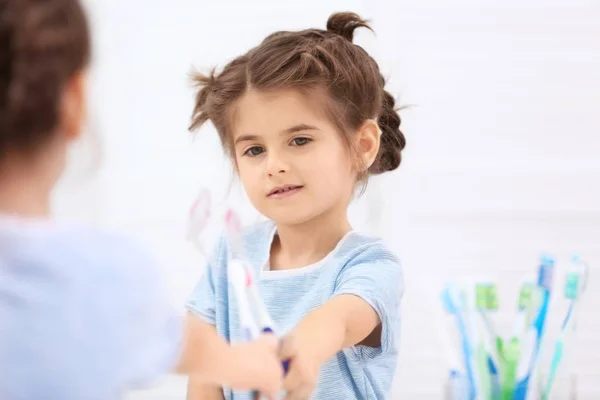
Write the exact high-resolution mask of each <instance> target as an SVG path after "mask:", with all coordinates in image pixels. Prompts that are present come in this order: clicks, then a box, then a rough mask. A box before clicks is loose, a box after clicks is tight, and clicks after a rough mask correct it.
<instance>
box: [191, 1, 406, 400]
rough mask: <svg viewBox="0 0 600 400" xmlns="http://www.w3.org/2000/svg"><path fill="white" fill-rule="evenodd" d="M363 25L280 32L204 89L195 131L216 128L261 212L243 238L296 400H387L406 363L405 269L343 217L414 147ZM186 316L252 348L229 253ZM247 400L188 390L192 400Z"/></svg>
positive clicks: (204, 80)
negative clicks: (359, 40)
mask: <svg viewBox="0 0 600 400" xmlns="http://www.w3.org/2000/svg"><path fill="white" fill-rule="evenodd" d="M358 27H367V28H368V27H369V26H368V25H367V23H366V22H365V21H363V20H362V19H360V18H359V16H357V15H356V14H353V13H336V14H333V15H332V16H331V17H330V18H329V20H328V22H327V30H320V29H308V30H303V31H298V32H276V33H274V34H272V35H270V36H268V37H267V38H266V39H265V40H264V41H263V42H262V43H261V44H260V45H258V46H257V47H255V48H253V49H252V50H250V51H249V52H248V53H246V54H244V55H242V56H240V57H237V58H236V59H234V60H233V61H231V62H230V63H229V64H228V65H226V66H225V68H224V69H223V70H222V71H221V72H220V73H219V74H215V73H214V72H213V74H211V75H210V76H203V75H198V76H197V77H196V78H195V79H196V83H197V84H198V86H199V91H198V94H197V98H196V105H195V109H194V114H193V121H192V125H191V129H192V130H194V129H196V128H199V127H200V126H201V125H202V124H203V123H204V122H206V121H208V120H210V121H211V122H212V123H213V124H214V126H215V127H216V129H217V131H218V133H219V136H220V138H221V141H222V143H223V145H224V148H225V150H226V152H227V153H228V154H229V155H230V157H231V159H232V161H233V164H234V166H235V167H236V169H237V172H238V173H239V176H240V178H241V181H242V183H243V185H244V188H245V190H246V192H247V194H248V196H249V198H250V201H251V202H252V204H253V205H254V207H255V208H256V209H257V210H258V211H259V212H260V213H261V214H263V215H265V216H266V217H268V219H269V220H270V221H268V222H266V223H261V224H258V225H256V226H252V227H251V228H249V229H247V231H246V232H245V245H246V248H247V253H248V254H249V261H250V263H251V264H252V266H253V267H254V268H255V269H256V272H257V274H259V275H260V285H261V290H262V293H263V296H264V300H265V302H266V304H267V307H268V309H269V311H270V312H271V314H272V316H273V318H274V319H275V322H276V323H277V324H278V326H279V328H280V329H281V332H280V333H285V336H286V338H285V340H284V343H285V344H284V346H283V348H282V350H281V357H282V359H289V360H290V361H291V363H290V369H289V372H288V374H287V376H286V377H285V380H284V388H285V390H286V391H287V393H288V397H286V398H287V399H308V398H312V399H322V400H325V399H341V400H345V399H384V398H387V396H388V395H389V391H390V387H391V384H392V378H393V375H394V371H395V366H396V361H397V354H398V333H399V328H400V315H399V314H400V299H401V297H402V292H403V279H402V269H401V267H400V264H399V261H398V259H397V258H396V256H395V255H394V254H393V253H392V252H391V251H390V250H388V249H387V248H386V247H385V246H384V245H383V244H382V242H381V241H380V240H378V239H375V238H371V237H368V236H365V235H363V234H361V233H359V232H356V231H354V230H352V227H351V226H350V223H349V221H348V216H347V209H348V204H349V202H350V201H351V198H352V196H353V194H354V193H355V190H356V188H357V185H362V184H365V183H366V180H367V178H368V176H369V175H370V174H380V173H383V172H386V171H392V170H394V169H396V168H397V167H398V166H399V164H400V160H401V157H400V153H401V150H402V149H403V148H404V145H405V139H404V136H403V134H402V133H401V132H400V129H399V127H400V117H399V116H398V114H397V113H396V111H395V110H394V99H393V97H392V96H391V95H390V94H389V93H387V92H386V91H385V90H384V83H385V82H384V78H383V77H382V75H381V73H380V72H379V68H378V66H377V63H376V62H375V61H374V60H373V59H372V58H371V57H370V56H369V55H368V54H367V52H365V50H363V49H362V48H361V47H359V46H357V45H355V44H353V43H352V38H353V32H354V30H355V29H356V28H358ZM215 251H216V253H215V254H216V255H215V257H214V259H213V262H212V264H213V265H212V266H211V268H209V269H208V272H207V273H206V274H205V275H204V276H203V278H202V279H201V281H200V282H199V284H198V285H197V288H196V289H195V290H194V292H193V293H192V295H191V298H190V300H189V303H188V309H189V310H190V312H191V314H192V315H193V316H196V317H197V318H198V320H201V321H202V322H203V323H204V324H206V326H214V327H216V330H217V332H218V334H220V335H222V336H223V337H224V338H226V339H227V340H231V341H237V340H238V339H241V338H243V335H242V332H241V330H240V326H239V324H238V318H237V308H236V306H235V299H233V298H232V296H233V295H232V292H231V290H230V289H229V287H228V284H227V281H226V267H227V262H228V261H227V260H228V253H229V247H228V244H227V243H226V241H223V240H222V241H221V242H220V244H219V245H218V246H217V248H216V250H215ZM223 396H224V397H225V398H226V399H235V400H238V399H247V398H249V394H248V393H245V392H239V391H231V390H230V389H229V388H224V389H219V388H216V387H210V386H206V385H203V384H202V383H197V382H196V381H195V380H194V379H190V381H189V388H188V399H190V400H196V399H206V398H222V397H223Z"/></svg>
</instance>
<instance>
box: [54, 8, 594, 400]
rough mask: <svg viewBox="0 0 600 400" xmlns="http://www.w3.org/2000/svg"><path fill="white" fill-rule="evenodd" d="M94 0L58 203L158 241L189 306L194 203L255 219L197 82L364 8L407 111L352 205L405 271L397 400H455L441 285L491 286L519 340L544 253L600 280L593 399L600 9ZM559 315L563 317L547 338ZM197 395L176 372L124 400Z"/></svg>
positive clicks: (586, 318) (176, 299) (582, 339)
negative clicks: (576, 263) (439, 318)
mask: <svg viewBox="0 0 600 400" xmlns="http://www.w3.org/2000/svg"><path fill="white" fill-rule="evenodd" d="M84 3H85V4H86V6H87V9H88V12H89V15H90V18H91V22H92V28H93V33H94V60H93V68H92V70H91V78H92V79H91V82H90V94H91V95H90V116H89V117H90V118H89V126H88V129H87V131H88V132H87V135H86V137H85V140H83V141H82V142H81V143H80V144H78V146H77V148H75V149H73V153H72V160H71V164H70V168H69V173H68V174H67V176H66V177H65V179H64V180H63V181H62V182H61V185H60V188H59V190H58V191H57V192H56V195H55V199H54V210H55V212H56V214H57V215H58V216H59V217H61V218H65V219H72V220H77V221H84V222H88V223H91V224H95V225H98V226H102V227H107V228H111V229H118V230H120V231H124V232H127V233H130V234H131V235H133V236H135V237H137V238H138V239H140V240H142V241H144V242H145V243H147V244H148V246H149V248H150V249H151V250H152V251H153V252H154V253H155V255H156V257H158V259H159V260H160V261H161V263H162V265H163V266H164V269H165V277H166V279H167V280H168V284H169V287H170V288H171V293H172V301H173V304H174V305H175V306H176V307H179V308H181V310H182V313H183V304H184V302H185V299H186V297H187V295H188V294H189V292H190V291H191V289H192V288H193V286H194V284H195V282H196V281H197V280H198V279H199V278H200V276H201V275H202V273H203V271H204V260H203V259H202V257H201V256H200V254H199V253H197V251H196V250H194V248H193V247H192V246H191V245H190V244H189V243H188V242H186V240H185V231H186V223H187V216H188V210H189V206H190V205H191V203H192V201H193V200H194V198H195V196H196V195H197V193H198V192H199V190H200V189H201V188H202V187H208V188H210V189H211V191H212V194H213V200H214V201H215V203H216V204H215V207H216V208H217V211H218V209H219V208H220V207H221V208H224V207H225V206H226V205H230V206H234V207H237V209H238V210H239V211H240V212H241V214H242V216H243V218H244V220H245V222H247V223H251V222H253V221H254V220H255V219H256V218H258V215H257V214H256V213H255V212H254V211H253V210H252V208H251V206H250V204H249V203H248V202H247V200H246V198H245V196H244V193H243V190H242V189H241V188H240V185H239V184H238V182H237V181H236V179H235V177H234V174H233V172H232V170H231V167H230V166H229V162H228V160H226V159H225V158H224V156H223V153H222V151H221V147H220V144H219V141H218V137H217V135H216V132H215V131H214V130H213V128H212V127H206V128H204V129H203V130H202V131H200V132H199V133H198V134H197V135H196V136H195V137H192V136H191V135H190V134H189V133H188V131H187V126H188V122H189V118H190V115H191V110H192V106H193V93H192V90H191V88H190V85H189V80H188V73H189V72H190V71H191V70H192V68H193V67H194V68H197V69H200V70H207V69H209V68H211V67H212V66H215V65H216V66H223V65H224V64H225V63H226V62H227V61H229V60H230V59H232V58H233V57H235V56H237V55H238V54H240V53H242V52H245V51H246V50H248V49H249V48H250V47H253V46H254V45H256V44H257V43H258V42H259V41H261V40H262V38H263V37H264V36H265V35H267V34H269V33H271V32H273V31H275V30H293V29H303V28H307V27H322V28H324V26H325V22H326V20H327V17H328V16H329V14H331V13H332V12H334V11H345V10H350V11H355V12H357V13H359V14H361V15H362V16H363V17H367V18H369V19H371V21H372V25H373V28H374V29H375V34H372V33H370V32H369V31H366V30H363V31H360V32H359V33H358V34H357V39H356V42H357V43H358V44H360V45H362V46H363V47H365V48H366V50H367V51H368V52H370V53H371V54H372V55H373V56H374V58H375V59H376V60H377V61H378V62H379V63H380V66H381V68H382V70H383V71H384V74H385V75H386V76H387V77H388V78H389V85H388V90H389V91H391V92H392V93H394V94H395V95H397V97H398V99H399V103H400V105H405V106H408V108H407V109H405V110H404V111H403V112H402V114H401V115H402V117H403V123H402V127H403V131H404V133H405V135H406V137H407V141H408V145H407V148H406V151H405V153H404V160H403V165H402V166H401V167H400V169H399V170H398V171H396V172H393V173H391V174H389V175H387V176H382V177H380V178H377V179H372V180H371V182H370V184H369V188H368V189H367V192H366V194H365V195H364V196H363V197H362V198H360V199H359V200H358V201H356V202H355V203H354V204H353V205H352V220H353V223H354V225H355V228H357V229H362V230H366V231H369V232H371V233H374V234H376V235H380V236H382V237H383V238H384V239H385V240H387V241H388V243H389V244H390V246H391V247H392V248H393V250H394V251H396V252H397V253H398V254H399V256H400V257H401V259H402V260H403V264H404V268H405V274H406V293H405V297H404V303H403V316H404V320H403V321H404V322H403V330H402V349H401V356H400V364H399V368H398V373H397V378H396V383H395V389H394V394H393V396H392V398H393V399H404V398H406V399H411V400H414V399H438V398H441V397H442V390H443V384H444V380H445V379H446V376H447V367H446V365H445V364H444V358H443V356H442V354H443V349H441V344H440V343H441V342H440V339H439V337H440V330H439V329H436V323H437V322H436V321H435V319H436V317H434V315H436V314H432V313H433V312H434V311H435V312H438V311H439V310H435V309H436V308H438V307H440V308H441V303H440V301H439V291H440V288H441V284H442V282H443V281H444V280H445V279H446V278H448V277H453V276H469V277H482V278H485V279H495V280H497V282H498V284H499V288H500V304H501V310H500V312H499V313H498V324H499V326H500V327H501V328H502V329H503V330H505V331H506V332H510V328H511V323H512V318H513V316H514V311H515V310H516V305H515V304H516V291H517V289H518V287H517V286H516V282H517V281H518V280H519V279H520V278H521V277H523V275H524V274H526V273H531V272H534V271H535V268H536V267H537V263H538V258H539V255H540V253H541V252H550V253H551V254H553V255H555V256H556V257H557V260H558V264H559V267H560V265H562V264H564V263H565V262H567V261H568V259H569V256H570V254H571V253H572V252H578V253H580V254H581V255H582V257H583V258H584V259H585V260H587V261H588V262H589V264H590V265H591V267H592V271H591V277H590V282H589V287H588V290H587V292H586V295H585V298H584V301H583V303H582V306H581V307H582V308H581V315H580V320H579V332H578V337H577V342H578V343H577V348H576V349H574V351H573V352H572V356H571V357H570V358H571V362H570V366H572V369H571V370H572V371H573V372H574V373H576V375H577V386H578V392H579V398H581V399H594V398H600V321H599V319H598V317H597V315H598V314H597V310H598V309H599V308H600V292H599V290H600V278H599V277H598V274H599V273H600V272H598V271H600V269H599V268H600V267H599V266H600V157H599V148H600V136H599V133H600V119H599V115H600V114H599V112H598V109H599V108H600V23H599V22H598V21H600V2H597V1H594V0H589V1H584V0H569V1H567V0H561V1H558V0H546V1H541V0H531V1H527V2H524V1H522V0H520V1H519V0H504V1H498V0H493V1H492V0H490V1H486V2H481V1H477V0H455V1H452V2H450V1H444V0H400V1H395V0H373V1H367V0H328V1H323V0H302V1H296V2H283V1H275V0H262V1H253V2H248V1H242V0H223V1H221V2H217V1H198V0H172V1H170V2H169V3H166V2H162V1H156V0H143V1H142V0H129V1H121V0H87V1H84ZM167 4H168V5H167ZM211 229H212V232H217V230H218V229H219V226H217V225H216V224H215V226H213V227H211ZM561 289H562V288H559V291H560V292H561V293H562V290H561ZM562 316H563V313H562V312H560V313H557V314H556V315H552V316H551V317H550V322H549V323H550V329H551V330H557V329H558V326H559V322H560V321H559V320H560V318H561V317H562ZM559 385H560V382H559ZM565 385H566V384H565ZM184 398H185V379H181V378H175V377H165V379H164V381H161V382H159V383H158V384H157V385H156V386H155V387H153V388H150V389H149V390H147V391H143V392H136V393H132V394H131V395H130V397H129V399H130V400H134V399H135V400H141V399H184Z"/></svg>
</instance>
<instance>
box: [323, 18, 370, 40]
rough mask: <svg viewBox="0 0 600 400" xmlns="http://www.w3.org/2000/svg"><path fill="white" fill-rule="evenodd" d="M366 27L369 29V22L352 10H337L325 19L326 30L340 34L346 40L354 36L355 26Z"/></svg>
mask: <svg viewBox="0 0 600 400" xmlns="http://www.w3.org/2000/svg"><path fill="white" fill-rule="evenodd" d="M360 27H363V28H367V29H370V30H371V31H372V30H373V29H371V26H370V25H369V23H368V22H367V21H366V20H364V19H362V18H361V17H360V16H359V15H358V14H356V13H353V12H338V13H334V14H331V15H330V16H329V19H328V20H327V31H328V32H331V33H335V34H336V35H340V36H342V37H343V38H344V39H346V40H348V41H350V42H351V41H352V39H353V38H354V30H355V29H356V28H360Z"/></svg>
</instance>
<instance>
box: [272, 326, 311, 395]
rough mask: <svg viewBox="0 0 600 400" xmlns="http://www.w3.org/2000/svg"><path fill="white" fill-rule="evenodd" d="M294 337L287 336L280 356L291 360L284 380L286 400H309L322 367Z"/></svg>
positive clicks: (282, 344)
mask: <svg viewBox="0 0 600 400" xmlns="http://www.w3.org/2000/svg"><path fill="white" fill-rule="evenodd" d="M301 347H302V346H300V345H299V342H298V341H296V340H295V339H294V338H293V336H287V337H285V338H284V339H283V341H282V343H281V349H280V351H279V353H280V354H279V356H280V358H281V360H289V361H290V364H289V370H288V373H287V375H286V376H285V378H284V380H283V388H284V390H285V391H286V392H287V395H286V397H285V400H308V399H310V397H311V396H312V394H313V392H314V390H315V387H316V386H317V381H318V379H319V372H320V366H319V363H318V362H317V360H316V358H315V357H313V356H311V354H310V352H309V351H308V350H307V349H302V348H301Z"/></svg>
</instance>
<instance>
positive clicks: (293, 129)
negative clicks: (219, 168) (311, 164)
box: [234, 124, 320, 144]
mask: <svg viewBox="0 0 600 400" xmlns="http://www.w3.org/2000/svg"><path fill="white" fill-rule="evenodd" d="M315 130H320V129H319V128H317V127H316V126H313V125H307V124H299V125H294V126H292V127H290V128H287V129H284V130H283V131H281V134H282V135H289V134H292V133H296V132H301V131H315ZM257 139H258V135H241V136H240V137H238V138H237V139H236V140H235V143H234V144H238V143H240V142H247V141H255V140H257Z"/></svg>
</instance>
